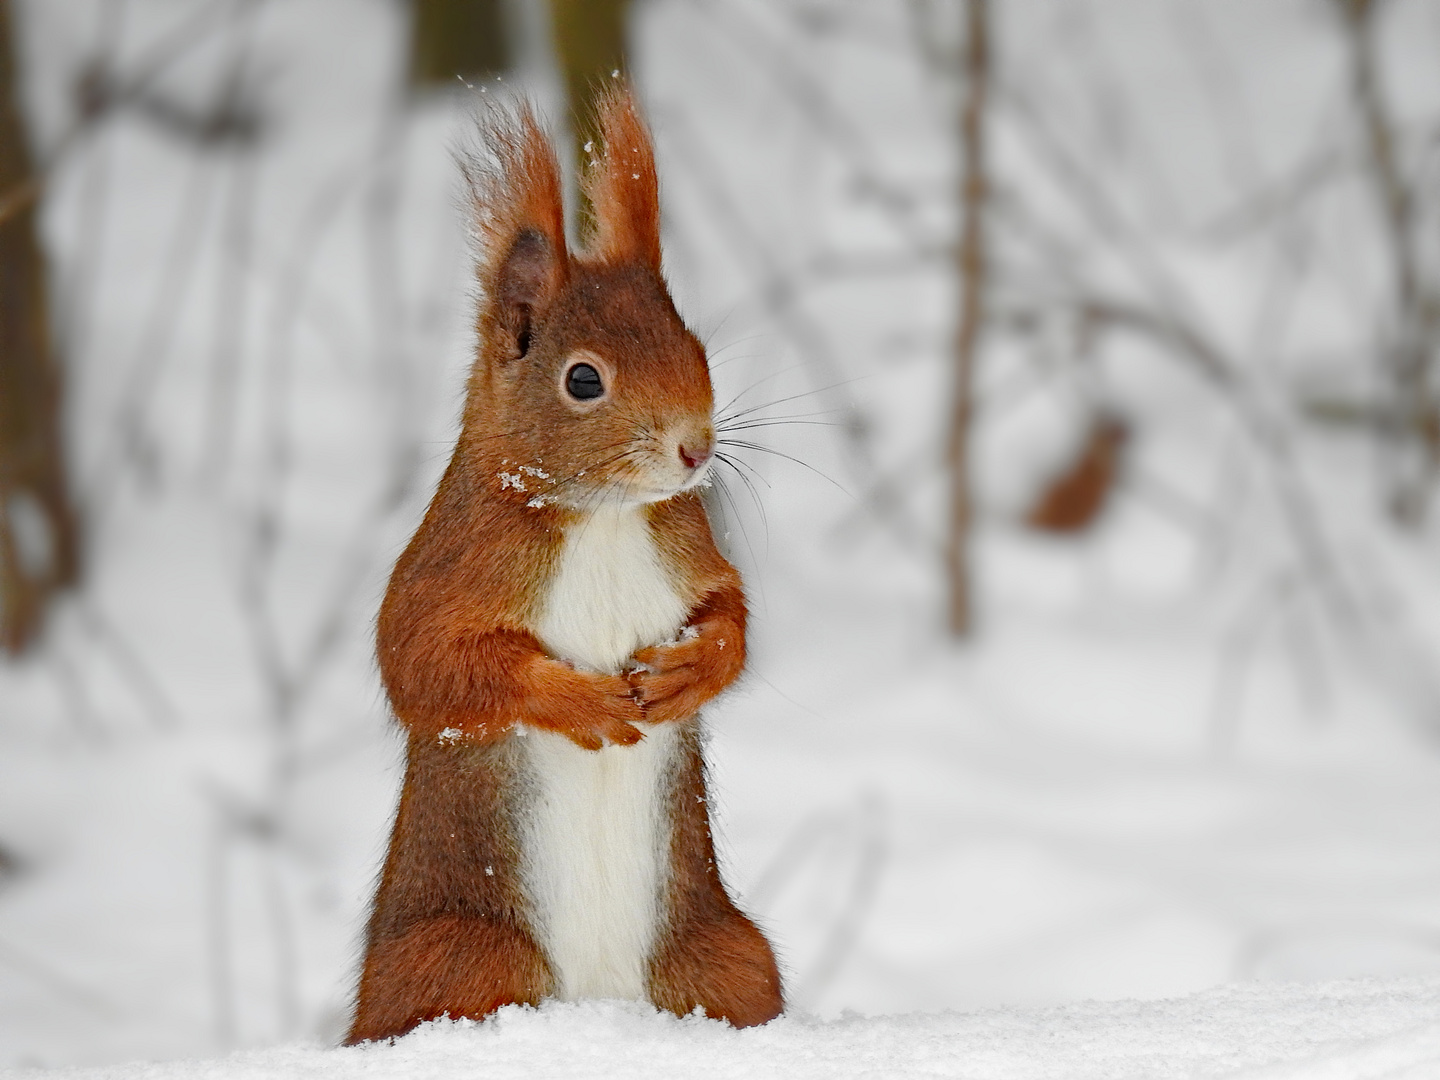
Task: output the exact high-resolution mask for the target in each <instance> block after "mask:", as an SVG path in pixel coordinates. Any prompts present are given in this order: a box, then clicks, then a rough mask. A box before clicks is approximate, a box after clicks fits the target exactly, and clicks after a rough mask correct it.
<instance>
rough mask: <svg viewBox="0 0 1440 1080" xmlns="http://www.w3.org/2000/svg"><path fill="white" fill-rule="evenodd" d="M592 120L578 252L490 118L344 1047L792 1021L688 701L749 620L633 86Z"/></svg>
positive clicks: (398, 622) (391, 662)
mask: <svg viewBox="0 0 1440 1080" xmlns="http://www.w3.org/2000/svg"><path fill="white" fill-rule="evenodd" d="M598 121H599V124H598V127H599V130H600V132H601V135H602V142H603V150H602V151H601V152H600V155H599V157H598V160H596V161H595V162H593V164H592V167H591V168H590V169H589V170H588V171H587V175H586V178H585V181H584V184H585V192H586V194H587V195H588V197H589V201H590V203H591V206H592V207H593V210H594V220H593V227H592V228H591V230H590V236H589V238H588V241H587V243H586V244H585V245H584V247H583V250H581V251H579V252H576V253H573V254H572V253H570V252H569V251H568V250H567V247H566V241H565V228H564V208H563V205H562V200H561V194H560V193H561V181H560V172H559V168H558V165H557V162H556V157H555V152H554V150H553V148H552V147H551V145H550V144H549V143H548V142H547V140H546V138H545V136H544V135H543V134H542V133H541V131H540V129H539V126H538V125H537V123H536V121H535V118H534V116H533V114H532V113H531V112H530V111H529V110H528V109H527V108H524V107H520V108H518V109H516V110H514V111H504V110H499V111H495V112H492V113H491V114H489V115H488V116H487V118H485V119H484V120H483V121H482V134H483V136H484V138H485V140H486V141H487V143H488V144H489V147H490V149H491V151H492V152H493V161H491V162H486V163H484V164H472V165H470V166H469V167H468V168H467V174H468V178H469V180H470V183H471V190H472V192H473V196H474V203H475V211H476V217H477V228H476V232H477V235H478V240H479V248H480V251H479V257H478V260H477V262H478V265H477V275H478V278H479V282H478V283H479V287H480V288H479V291H480V300H479V309H478V313H477V337H478V347H477V352H476V358H475V363H474V367H473V369H472V371H471V374H470V380H469V387H468V393H467V397H466V401H465V408H464V415H463V421H462V426H461V432H460V436H459V440H458V442H457V444H456V447H455V453H454V456H453V457H452V458H451V460H450V464H449V467H448V468H447V469H446V471H445V474H444V477H443V479H442V480H441V481H440V484H439V487H438V489H437V490H436V492H435V496H434V499H433V500H432V501H431V503H430V507H429V510H428V511H427V512H426V514H425V517H424V520H423V521H422V523H421V525H420V527H419V529H418V530H417V531H416V533H415V535H414V537H413V538H412V539H411V541H410V544H409V546H408V547H407V548H406V549H405V552H404V554H402V555H401V556H400V559H399V561H398V562H397V563H396V566H395V570H394V572H393V574H392V575H391V577H390V584H389V587H388V589H387V590H386V593H385V599H384V602H383V603H382V605H381V608H380V617H379V622H378V630H377V643H378V653H379V664H380V674H381V679H382V681H383V682H384V686H385V691H386V693H387V695H388V696H389V700H390V705H391V707H392V709H393V710H394V713H395V716H396V717H397V719H398V720H399V722H400V724H401V725H402V726H403V728H404V730H405V733H406V736H407V740H408V743H407V760H406V770H405V781H404V786H403V789H402V791H401V794H400V805H399V809H398V811H397V813H396V817H395V823H394V828H393V832H392V834H391V838H390V848H389V853H388V855H387V857H386V860H385V866H384V870H383V871H382V874H381V878H380V884H379V888H378V890H377V893H376V896H375V903H374V908H373V911H372V914H371V917H370V921H369V925H368V930H367V935H366V948H365V960H364V966H363V970H362V973H361V976H360V986H359V993H358V998H357V1002H356V1008H355V1017H354V1022H353V1024H352V1026H351V1028H350V1033H349V1036H348V1038H347V1040H346V1041H347V1042H348V1043H358V1042H362V1041H365V1040H369V1039H381V1038H388V1037H391V1036H396V1035H400V1034H402V1033H404V1032H406V1031H408V1030H409V1029H411V1028H413V1027H414V1026H415V1025H416V1024H419V1023H421V1022H422V1021H425V1020H429V1019H433V1018H435V1017H439V1016H443V1015H447V1014H448V1015H449V1016H451V1017H461V1016H464V1017H472V1018H479V1017H483V1016H485V1015H486V1014H488V1013H490V1012H492V1011H494V1010H495V1009H497V1008H499V1007H501V1006H503V1005H508V1004H511V1003H515V1002H522V1003H527V1004H536V1003H539V1002H540V1001H542V1000H543V999H546V998H558V999H562V1000H576V999H581V998H621V999H632V1000H645V1001H649V1002H651V1003H652V1004H654V1005H655V1006H656V1007H658V1008H661V1009H667V1010H669V1011H670V1012H672V1013H675V1014H677V1015H681V1016H683V1015H687V1014H689V1013H691V1012H693V1011H694V1010H695V1009H697V1008H699V1009H701V1010H702V1011H703V1012H704V1013H705V1014H706V1015H707V1016H711V1017H717V1018H722V1019H725V1020H728V1021H729V1022H730V1023H732V1024H734V1025H736V1026H748V1025H752V1024H761V1023H764V1022H765V1021H767V1020H770V1019H771V1018H773V1017H775V1016H776V1015H778V1014H779V1013H780V1011H781V1009H782V1007H783V1000H782V995H781V985H780V976H779V972H778V970H777V968H776V964H775V958H774V955H773V953H772V952H771V949H770V946H769V943H768V942H767V941H766V940H765V937H764V936H763V935H762V934H761V933H760V931H759V930H758V929H757V928H756V927H755V925H754V924H753V923H752V922H751V921H750V920H749V919H748V918H746V917H745V915H743V914H742V913H741V912H740V910H739V909H738V908H737V907H736V906H735V904H734V902H733V901H732V900H731V898H730V896H729V894H728V893H727V891H726V888H725V885H724V883H723V882H722V881H721V878H720V875H719V872H718V870H717V868H716V865H715V850H714V844H713V842H712V839H711V834H710V820H709V808H708V798H707V794H706V781H705V763H704V760H703V755H702V741H703V740H702V733H701V722H700V717H699V709H700V708H701V706H703V705H704V704H705V703H706V702H707V701H709V700H710V699H711V698H713V697H715V695H717V694H718V693H720V692H721V691H722V690H724V689H725V688H726V686H728V685H729V684H730V683H732V682H733V681H734V680H735V678H736V677H737V676H738V675H739V674H740V671H741V668H742V667H743V666H744V663H745V617H746V613H745V596H744V592H743V591H742V588H741V582H740V576H739V574H738V573H737V572H736V570H735V568H734V567H733V566H731V565H730V564H729V563H728V562H727V561H726V560H725V559H724V558H723V557H722V556H721V554H720V552H719V551H718V550H717V549H716V546H715V542H714V540H713V538H712V536H711V532H710V525H709V521H708V519H707V517H706V512H705V508H704V506H703V504H702V502H701V497H700V494H699V492H698V491H697V487H698V486H699V485H700V484H701V483H702V482H703V481H704V479H705V477H706V474H707V471H708V469H709V466H710V464H711V461H712V458H713V455H714V452H715V430H714V424H713V421H712V410H713V408H714V398H713V392H712V389H711V385H710V374H709V368H708V363H707V359H706V355H705V350H704V347H703V346H702V345H701V344H700V342H699V341H698V340H697V339H696V338H695V336H694V335H693V334H692V333H691V332H690V331H689V330H688V329H687V328H686V327H685V324H684V323H683V322H682V321H681V319H680V317H679V315H678V314H677V313H676V311H675V307H674V304H673V302H672V301H671V299H670V295H669V292H668V290H667V288H666V285H665V281H664V279H663V277H662V276H661V270H660V232H659V208H658V195H657V183H656V178H655V164H654V155H653V151H652V148H651V143H650V137H649V133H648V131H647V130H646V127H645V125H644V123H643V122H642V121H641V119H640V117H639V115H638V114H637V112H636V106H635V103H634V101H633V100H632V98H631V96H630V94H629V92H628V91H627V90H625V89H624V88H617V89H615V90H612V91H611V92H610V93H609V95H608V96H606V97H604V98H603V100H602V101H601V103H600V105H599V116H598Z"/></svg>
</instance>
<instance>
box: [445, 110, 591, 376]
mask: <svg viewBox="0 0 1440 1080" xmlns="http://www.w3.org/2000/svg"><path fill="white" fill-rule="evenodd" d="M480 134H481V137H482V138H483V139H484V141H485V144H486V146H487V148H488V150H489V155H490V156H489V159H488V160H482V159H478V158H470V159H468V160H466V161H465V162H463V168H464V170H465V175H466V179H467V180H468V181H469V184H470V194H471V198H472V200H473V202H474V207H475V219H476V233H477V236H478V239H479V244H480V252H479V261H478V265H477V268H476V270H477V276H478V277H479V279H480V287H481V290H482V291H483V293H484V300H483V301H482V305H481V311H480V340H481V342H482V352H489V354H490V355H491V356H492V357H495V358H497V359H501V360H507V359H514V358H516V357H519V356H524V355H525V353H526V352H528V351H529V348H530V333H531V328H532V324H533V322H534V319H535V316H536V315H537V314H538V313H539V312H542V311H543V310H544V309H545V308H546V307H548V306H549V304H550V302H551V301H552V300H553V299H554V298H555V296H556V294H557V293H558V292H559V291H560V289H561V287H562V286H563V285H564V283H565V278H566V275H567V272H568V269H569V254H568V252H567V251H566V248H565V207H564V203H563V202H562V201H561V196H560V167H559V164H558V163H557V162H556V160H555V151H554V149H553V148H552V147H551V146H550V142H549V140H547V139H546V138H545V135H544V133H543V132H542V131H541V130H540V126H539V124H538V123H536V121H535V116H534V114H533V113H532V112H531V111H530V109H529V107H528V106H524V105H522V106H520V107H519V108H518V109H517V110H516V111H515V112H514V113H510V112H508V111H505V110H504V109H500V108H494V109H492V111H490V112H489V113H488V114H487V115H485V116H484V118H483V119H482V121H481V131H480ZM486 347H488V348H486Z"/></svg>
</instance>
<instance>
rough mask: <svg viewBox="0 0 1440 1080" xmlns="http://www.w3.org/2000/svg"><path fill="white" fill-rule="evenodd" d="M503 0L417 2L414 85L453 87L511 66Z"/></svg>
mask: <svg viewBox="0 0 1440 1080" xmlns="http://www.w3.org/2000/svg"><path fill="white" fill-rule="evenodd" d="M501 6H502V4H501V0H412V8H413V17H414V23H413V29H412V31H411V38H410V82H411V84H412V85H415V86H450V87H453V86H455V85H457V83H458V81H459V80H462V79H464V80H469V79H483V78H484V77H486V76H487V75H499V74H501V73H502V72H504V71H506V70H508V69H509V68H510V62H511V52H510V40H509V38H508V37H507V36H506V33H505V18H504V12H503V11H502V10H501Z"/></svg>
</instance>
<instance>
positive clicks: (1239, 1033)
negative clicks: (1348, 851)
mask: <svg viewBox="0 0 1440 1080" xmlns="http://www.w3.org/2000/svg"><path fill="white" fill-rule="evenodd" d="M0 1075H5V1076H11V1077H21V1076H29V1077H36V1076H40V1075H44V1076H45V1077H47V1078H51V1077H54V1078H59V1077H73V1078H75V1080H81V1078H95V1080H98V1078H101V1077H104V1078H106V1080H142V1078H143V1080H169V1078H171V1077H175V1078H180V1077H185V1078H187V1080H192V1078H215V1080H222V1078H223V1080H260V1078H270V1077H285V1078H287V1080H288V1078H305V1077H317V1078H319V1077H327V1078H328V1077H335V1078H341V1077H380V1076H383V1077H386V1078H388V1080H425V1078H430V1077H436V1078H441V1077H443V1078H446V1080H449V1078H453V1077H475V1078H485V1080H492V1078H493V1080H504V1078H510V1077H515V1078H517V1080H519V1078H524V1080H546V1078H549V1077H556V1078H561V1077H563V1078H565V1080H584V1078H587V1077H625V1078H627V1080H647V1078H650V1077H655V1078H657V1080H659V1078H663V1080H676V1078H686V1080H689V1078H696V1080H709V1078H716V1080H719V1078H730V1077H736V1078H738V1077H746V1078H749V1077H771V1076H773V1077H784V1078H786V1080H807V1078H811V1077H814V1078H816V1080H819V1078H825V1080H839V1078H846V1077H892V1076H893V1077H912V1076H915V1077H925V1076H945V1077H963V1078H966V1080H1050V1078H1054V1080H1089V1078H1096V1080H1099V1078H1105V1080H1125V1078H1136V1080H1138V1078H1142V1077H1143V1078H1146V1080H1152V1078H1153V1080H1160V1078H1165V1077H1254V1078H1261V1077H1263V1078H1269V1080H1279V1078H1297V1080H1299V1078H1304V1080H1312V1078H1315V1080H1362V1078H1379V1077H1382V1076H1383V1077H1386V1078H1387V1080H1394V1078H1420V1077H1436V1076H1440V979H1423V980H1421V979H1416V980H1403V981H1395V980H1391V981H1376V980H1359V981H1349V982H1332V983H1323V984H1314V985H1309V984H1278V983H1251V984H1244V985H1234V986H1224V987H1219V988H1216V989H1214V990H1210V991H1207V992H1205V993H1202V994H1195V995H1192V996H1190V997H1186V998H1180V999H1176V1000H1171V1001H1105V1002H1082V1003H1078V1004H1071V1005H1064V1006H1059V1007H1055V1008H1049V1009H996V1010H990V1011H985V1012H976V1013H934V1014H911V1015H906V1016H887V1017H847V1018H843V1019H840V1020H835V1021H821V1020H816V1019H811V1018H806V1017H800V1016H785V1017H781V1018H780V1019H778V1020H775V1021H774V1022H772V1023H770V1024H767V1025H766V1026H764V1027H761V1028H752V1029H749V1030H746V1031H736V1030H735V1029H733V1028H731V1027H729V1026H728V1025H726V1024H723V1023H719V1022H717V1021H712V1020H706V1019H703V1018H701V1017H698V1016H692V1017H688V1018H686V1019H683V1020H679V1019H676V1018H674V1017H672V1016H670V1015H668V1014H664V1013H657V1012H655V1011H653V1010H651V1009H649V1008H648V1007H645V1006H642V1005H635V1004H630V1003H622V1002H586V1003H582V1004H563V1003H559V1002H553V1003H548V1004H546V1005H544V1006H542V1007H541V1008H538V1009H530V1008H521V1007H511V1008H507V1009H502V1010H501V1011H500V1012H499V1013H497V1014H496V1015H495V1016H493V1017H491V1018H490V1019H488V1020H486V1021H485V1022H483V1023H477V1022H474V1021H469V1020H461V1021H456V1022H450V1021H438V1022H436V1023H433V1024H427V1025H426V1026H424V1027H422V1028H420V1029H419V1030H417V1031H415V1032H413V1033H411V1034H410V1035H409V1036H407V1037H405V1038H403V1039H400V1040H397V1041H396V1042H394V1043H393V1044H389V1045H384V1044H373V1045H366V1046H359V1047H343V1048H339V1049H332V1048H322V1047H318V1046H284V1047H277V1048H274V1049H269V1050H254V1051H245V1052H241V1053H236V1054H233V1055H232V1056H230V1057H228V1058H225V1059H223V1060H218V1061H208V1062H194V1061H180V1062H171V1063H166V1064H132V1065H118V1066H106V1067H103V1068H94V1069H62V1070H55V1071H52V1072H45V1073H43V1074H41V1073H39V1072H10V1073H4V1074H0Z"/></svg>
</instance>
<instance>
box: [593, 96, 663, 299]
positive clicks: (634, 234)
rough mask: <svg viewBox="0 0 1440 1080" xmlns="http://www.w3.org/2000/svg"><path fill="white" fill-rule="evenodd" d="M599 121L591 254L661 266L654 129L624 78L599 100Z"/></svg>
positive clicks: (607, 259) (611, 260) (606, 259)
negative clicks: (647, 125) (649, 125)
mask: <svg viewBox="0 0 1440 1080" xmlns="http://www.w3.org/2000/svg"><path fill="white" fill-rule="evenodd" d="M595 111H596V118H595V119H596V123H595V126H596V128H597V129H598V130H599V132H600V138H601V141H602V143H603V144H604V145H603V149H602V150H601V153H600V156H599V158H598V159H597V160H596V161H595V162H594V164H593V165H591V167H590V168H588V169H587V170H586V172H585V194H586V195H587V196H588V197H589V199H590V205H591V207H592V209H593V211H594V215H595V221H594V228H593V230H592V231H591V235H590V237H589V240H588V242H587V243H586V245H585V255H586V257H587V258H590V259H593V260H596V261H598V262H606V263H626V262H631V263H640V264H641V265H644V266H648V267H650V268H652V269H653V270H655V271H657V272H658V271H659V269H660V199H659V184H658V182H657V181H656V178H655V151H654V149H653V148H652V147H651V144H650V132H649V130H648V129H647V128H646V126H645V121H644V120H642V119H641V118H640V112H639V110H638V108H637V107H636V105H635V98H634V95H633V94H631V92H630V89H629V87H628V86H626V85H625V84H624V83H615V84H612V86H611V87H610V88H608V89H607V90H606V91H605V92H603V93H602V94H601V95H600V96H599V98H598V101H597V103H596V110H595Z"/></svg>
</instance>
